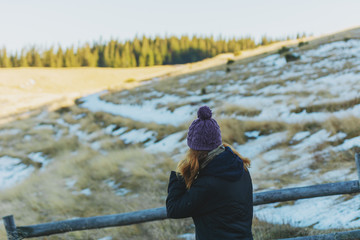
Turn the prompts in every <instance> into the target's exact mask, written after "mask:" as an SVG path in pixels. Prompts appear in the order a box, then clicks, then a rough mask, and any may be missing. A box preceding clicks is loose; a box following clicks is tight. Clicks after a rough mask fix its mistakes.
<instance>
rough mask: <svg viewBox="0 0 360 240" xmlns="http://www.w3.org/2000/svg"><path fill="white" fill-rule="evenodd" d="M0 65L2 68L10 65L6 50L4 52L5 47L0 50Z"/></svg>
mask: <svg viewBox="0 0 360 240" xmlns="http://www.w3.org/2000/svg"><path fill="white" fill-rule="evenodd" d="M0 66H1V67H3V68H8V67H11V61H10V59H9V57H8V56H7V52H6V49H5V48H3V49H2V50H1V54H0Z"/></svg>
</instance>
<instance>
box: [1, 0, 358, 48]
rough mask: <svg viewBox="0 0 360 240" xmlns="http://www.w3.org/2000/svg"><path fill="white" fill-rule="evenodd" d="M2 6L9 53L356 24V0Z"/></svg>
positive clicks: (310, 30) (329, 28)
mask: <svg viewBox="0 0 360 240" xmlns="http://www.w3.org/2000/svg"><path fill="white" fill-rule="evenodd" d="M1 5H2V11H1V14H0V22H1V23H2V24H1V33H2V34H1V35H2V37H1V39H0V47H6V48H7V49H8V50H9V51H11V52H14V51H20V50H21V49H22V48H24V47H30V46H33V45H35V46H37V47H39V48H48V47H50V46H54V47H57V46H59V45H60V46H62V47H69V46H75V47H76V46H78V45H80V44H84V43H86V42H88V43H92V42H94V41H97V42H98V41H99V40H100V39H103V40H104V41H108V40H110V39H116V40H120V41H125V40H130V39H133V38H134V37H135V36H136V35H137V36H142V35H145V36H148V37H154V36H161V37H164V36H165V35H167V36H170V35H176V36H180V35H188V36H193V35H195V34H196V35H199V36H210V35H212V36H214V37H218V36H220V35H221V36H222V37H225V38H229V37H242V36H251V37H253V38H254V39H255V40H257V41H258V40H259V39H260V38H261V36H263V35H266V36H268V37H272V38H279V37H282V38H284V37H286V36H296V34H297V33H301V34H302V33H306V34H307V35H310V34H313V35H320V34H326V33H331V32H335V31H339V30H342V29H344V28H350V27H355V26H357V25H359V24H360V17H359V15H358V13H357V11H358V9H360V2H359V1H355V0H345V1H341V2H339V1H335V0H328V1H325V0H318V1H309V0H305V1H302V2H295V1H286V0H275V1H265V0H256V1H236V0H225V1H222V2H221V3H220V2H218V1H204V0H198V1H196V2H192V1H189V0H184V1H182V2H181V3H179V2H172V1H165V0H159V1H156V2H148V1H144V0H139V1H133V2H130V1H129V2H126V1H115V0H108V1H106V2H99V1H94V0H89V1H84V0H78V1H76V2H71V1H70V0H64V1H62V2H48V1H41V0H35V1H31V2H27V1H25V0H19V1H16V2H4V3H2V4H1Z"/></svg>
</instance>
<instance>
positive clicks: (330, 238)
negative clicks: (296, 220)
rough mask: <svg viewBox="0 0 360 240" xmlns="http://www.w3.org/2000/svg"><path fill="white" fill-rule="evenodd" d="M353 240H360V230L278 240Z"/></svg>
mask: <svg viewBox="0 0 360 240" xmlns="http://www.w3.org/2000/svg"><path fill="white" fill-rule="evenodd" d="M354 239H360V230H353V231H347V232H336V233H330V234H323V235H316V236H307V237H296V238H283V239H279V240H354Z"/></svg>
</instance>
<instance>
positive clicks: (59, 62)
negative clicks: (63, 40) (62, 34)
mask: <svg viewBox="0 0 360 240" xmlns="http://www.w3.org/2000/svg"><path fill="white" fill-rule="evenodd" d="M56 67H58V68H60V67H64V53H63V50H62V49H61V47H60V46H59V48H58V50H57V52H56Z"/></svg>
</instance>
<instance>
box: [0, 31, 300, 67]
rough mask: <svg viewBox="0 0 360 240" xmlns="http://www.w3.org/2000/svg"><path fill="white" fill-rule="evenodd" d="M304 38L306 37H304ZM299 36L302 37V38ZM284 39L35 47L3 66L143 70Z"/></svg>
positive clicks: (0, 59)
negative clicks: (132, 68)
mask: <svg viewBox="0 0 360 240" xmlns="http://www.w3.org/2000/svg"><path fill="white" fill-rule="evenodd" d="M303 36H304V34H303ZM297 37H300V36H299V35H298V36H297ZM287 39H289V37H288V38H287ZM280 40H281V39H271V38H267V37H265V36H264V37H262V39H261V42H260V43H258V44H256V43H255V41H254V39H253V38H251V37H243V38H231V39H222V38H219V39H214V38H213V37H197V36H193V37H191V38H190V37H188V36H181V37H175V36H171V37H165V38H160V37H155V38H148V37H145V36H143V37H142V38H138V37H135V38H134V39H133V40H131V41H125V42H120V41H117V40H110V41H108V42H107V43H94V44H93V45H92V46H90V44H88V43H86V44H84V45H83V46H79V47H78V48H77V49H76V50H75V49H74V47H68V48H65V49H62V48H61V47H59V48H57V49H56V50H55V49H54V47H51V48H49V49H46V50H43V51H40V50H38V49H37V48H36V47H32V48H30V49H27V50H25V49H23V50H22V51H21V52H20V53H19V54H18V53H15V54H12V55H10V54H8V52H7V50H6V48H2V49H1V50H0V67H3V68H7V67H57V68H61V67H114V68H119V67H144V66H154V65H165V64H183V63H190V62H196V61H199V60H202V59H205V58H208V57H214V56H216V55H217V54H220V53H227V52H231V53H235V54H239V53H240V52H241V51H242V50H246V49H252V48H255V47H257V46H259V45H267V44H270V43H273V42H276V41H280Z"/></svg>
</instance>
